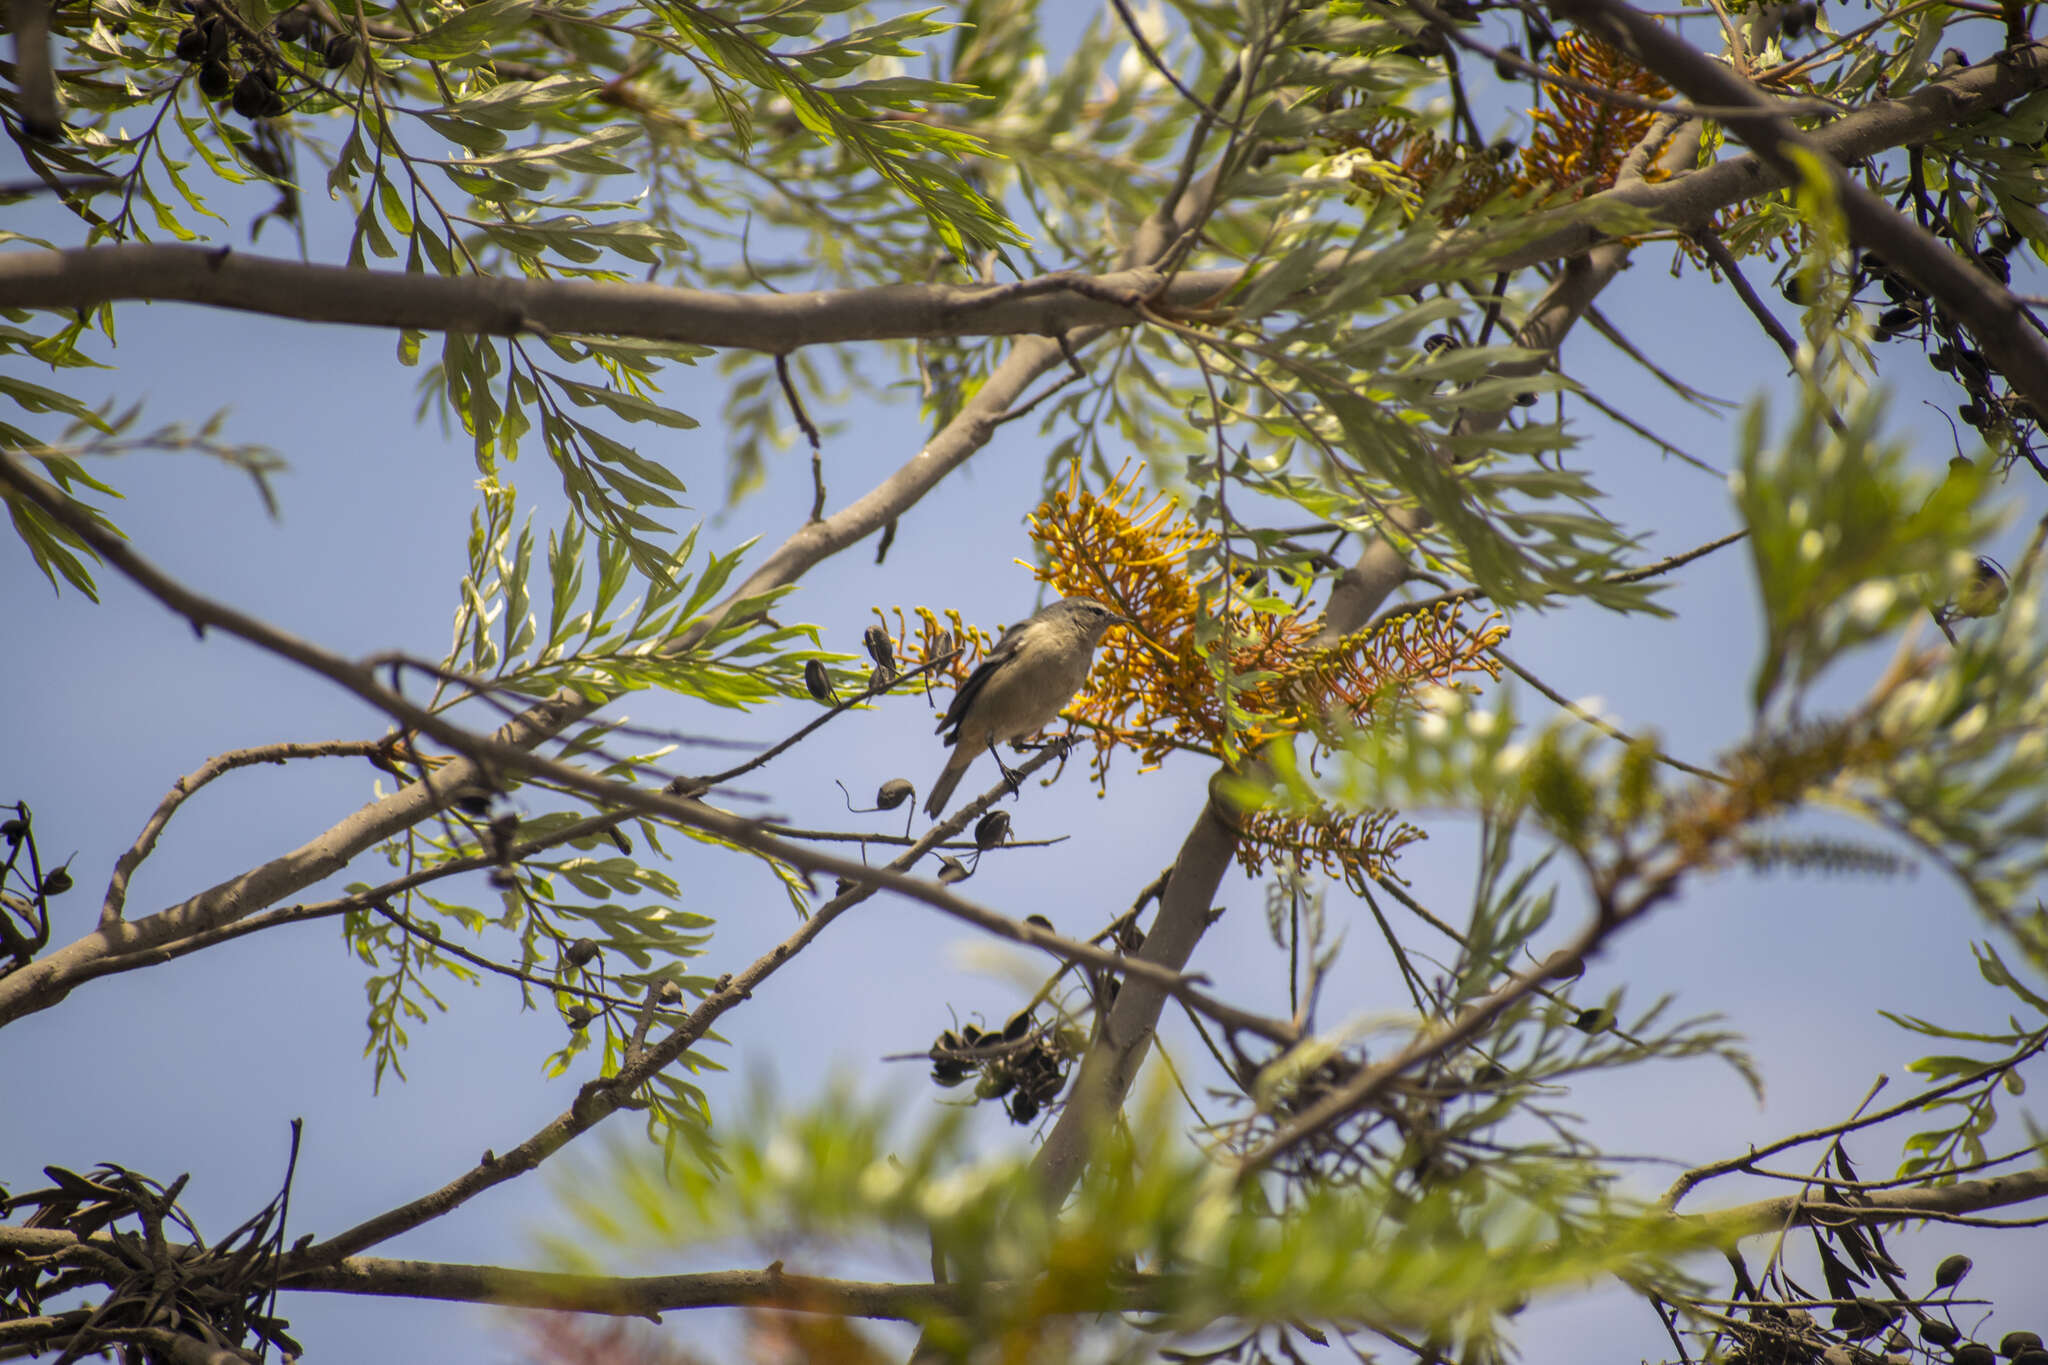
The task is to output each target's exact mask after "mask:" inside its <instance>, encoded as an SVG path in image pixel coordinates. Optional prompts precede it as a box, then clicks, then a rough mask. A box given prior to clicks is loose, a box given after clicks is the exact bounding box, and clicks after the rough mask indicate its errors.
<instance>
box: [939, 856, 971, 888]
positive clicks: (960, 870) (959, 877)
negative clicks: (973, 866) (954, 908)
mask: <svg viewBox="0 0 2048 1365" xmlns="http://www.w3.org/2000/svg"><path fill="white" fill-rule="evenodd" d="M968 876H969V873H968V871H967V865H966V864H965V863H963V862H961V861H960V860H959V859H958V858H941V859H939V881H940V882H942V883H944V884H945V885H947V886H951V885H952V884H953V883H954V882H964V881H966V880H967V878H968Z"/></svg>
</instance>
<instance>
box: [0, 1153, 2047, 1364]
mask: <svg viewBox="0 0 2048 1365" xmlns="http://www.w3.org/2000/svg"><path fill="white" fill-rule="evenodd" d="M2043 1197H2048V1167H2037V1168H2035V1169H2033V1170H2028V1171H2020V1172H2016V1173H2014V1174H2012V1175H2004V1176H1993V1177H1988V1178H1986V1179H1982V1180H1965V1181H1958V1182H1956V1183H1954V1184H1949V1185H1921V1186H1915V1187H1912V1188H1907V1189H1896V1190H1879V1191H1875V1192H1873V1193H1871V1194H1869V1195H1868V1196H1866V1197H1860V1198H1859V1199H1858V1200H1857V1201H1856V1202H1855V1203H1849V1204H1845V1203H1839V1202H1834V1201H1828V1200H1820V1199H1813V1198H1808V1197H1803V1196H1800V1195H1787V1196H1784V1197H1783V1198H1776V1199H1764V1200H1758V1201H1756V1202H1753V1203H1748V1204H1741V1205H1738V1206H1736V1207H1734V1208H1728V1209H1721V1210H1717V1211H1715V1212H1713V1213H1704V1214H1669V1215H1667V1216H1668V1217H1669V1218H1670V1219H1671V1221H1672V1222H1673V1223H1674V1224H1676V1225H1679V1226H1684V1227H1688V1228H1691V1229H1696V1230H1701V1231H1704V1232H1706V1233H1707V1234H1708V1235H1710V1236H1714V1237H1716V1238H1717V1239H1718V1240H1722V1241H1725V1242H1727V1243H1731V1244H1732V1243H1733V1242H1734V1241H1735V1240H1736V1239H1738V1238H1741V1237H1747V1236H1753V1235H1759V1234H1764V1233H1775V1232H1776V1231H1778V1230H1779V1229H1780V1228H1782V1227H1784V1226H1786V1225H1787V1223H1788V1222H1789V1223H1791V1224H1792V1225H1795V1226H1797V1225H1808V1224H1810V1225H1814V1226H1821V1227H1840V1226H1843V1225H1845V1224H1851V1223H1853V1224H1855V1225H1857V1226H1861V1227H1886V1226H1891V1225H1894V1224H1898V1223H1907V1222H1914V1221H1918V1220H1920V1219H1923V1218H1926V1217H1929V1216H1933V1217H1950V1218H1953V1217H1966V1216H1968V1215H1971V1214H1977V1213H1983V1212H1986V1211H1988V1210H1992V1209H1999V1208H2008V1207H2011V1206H2012V1205H2015V1204H2022V1203H2027V1202H2030V1201H2032V1200H2035V1199H2040V1198H2043ZM111 1245H112V1239H111V1238H110V1237H109V1236H108V1235H107V1234H105V1233H98V1234H95V1235H94V1236H92V1237H89V1238H83V1239H82V1238H79V1237H78V1236H76V1235H75V1234H73V1233H71V1232H67V1231H65V1230H63V1229H60V1228H18V1227H0V1252H8V1253H13V1254H17V1255H30V1256H40V1257H48V1256H55V1255H59V1254H61V1253H64V1252H66V1251H68V1250H70V1249H71V1248H74V1247H80V1246H88V1247H99V1246H108V1247H111ZM177 1254H179V1255H193V1254H196V1252H195V1250H194V1249H192V1248H178V1249H177ZM279 1287H280V1288H281V1289H284V1290H288V1291H299V1292H314V1293H333V1294H362V1295H375V1296H379V1297H385V1298H406V1299H435V1300H440V1301H443V1302H453V1303H487V1304H496V1305H499V1306H502V1307H508V1308H534V1309H555V1310H561V1311H566V1312H579V1313H604V1314H610V1315H613V1316H620V1317H653V1316H655V1315H657V1314H660V1313H665V1312H673V1311H678V1310H683V1309H693V1308H744V1307H765V1308H781V1309H787V1310H790V1311H793V1312H805V1313H828V1314H834V1315H838V1316H843V1317H863V1318H882V1319H897V1320H902V1321H920V1320H923V1319H925V1318H929V1317H931V1316H933V1315H935V1314H941V1313H947V1312H956V1311H958V1310H959V1309H960V1308H961V1307H962V1306H963V1301H964V1300H966V1299H968V1298H971V1297H979V1298H989V1297H998V1296H1000V1297H1005V1298H1008V1297H1011V1296H1013V1295H1015V1296H1028V1295H1029V1294H1030V1293H1031V1290H1032V1286H1031V1285H1030V1284H1028V1283H1018V1284H1014V1285H1012V1284H1004V1283H995V1284H979V1285H965V1284H925V1283H914V1284H890V1283H876V1282H868V1281H859V1280H839V1279H829V1278H825V1277H821V1276H815V1275H801V1274H795V1273H792V1272H790V1271H787V1270H784V1269H783V1268H782V1267H781V1265H780V1263H777V1264H776V1265H771V1266H769V1267H767V1268H765V1269H762V1270H719V1271H706V1272H699V1273H692V1274H681V1275H642V1276H628V1275H616V1276H615V1275H572V1274H561V1273H554V1272H548V1271H538V1270H517V1269H510V1268H507V1267H503V1266H489V1265H463V1264H451V1263H448V1262H441V1261H409V1260H393V1259H389V1258H386V1257H381V1256H351V1257H349V1258H347V1259H346V1260H342V1261H339V1262H336V1263H334V1264H332V1265H321V1266H302V1267H299V1268H295V1269H286V1270H285V1271H284V1273H283V1276H282V1278H281V1281H280V1284H279ZM970 1291H971V1293H970ZM1104 1292H1105V1294H1107V1295H1109V1296H1111V1301H1112V1302H1113V1303H1114V1306H1115V1307H1116V1308H1117V1309H1118V1310H1119V1311H1123V1312H1144V1311H1147V1310H1156V1309H1159V1308H1162V1307H1165V1306H1167V1305H1168V1304H1170V1303H1171V1302H1172V1301H1173V1299H1174V1297H1175V1296H1176V1295H1177V1294H1178V1293H1180V1292H1181V1286H1179V1285H1177V1284H1175V1283H1173V1282H1172V1281H1169V1280H1164V1279H1161V1278H1159V1277H1155V1276H1148V1275H1143V1274H1136V1275H1132V1276H1130V1277H1128V1278H1127V1279H1126V1280H1125V1282H1124V1283H1122V1284H1120V1285H1117V1286H1105V1287H1104ZM1074 1311H1087V1312H1095V1311H1099V1306H1098V1305H1092V1304H1091V1305H1089V1306H1088V1307H1087V1308H1086V1309H1076V1310H1074ZM57 1322H58V1320H57V1319H49V1320H45V1321H42V1322H35V1323H16V1324H11V1326H12V1327H13V1328H15V1329H22V1328H27V1329H28V1330H29V1331H30V1332H37V1333H40V1332H41V1331H42V1329H43V1328H45V1327H49V1326H55V1325H56V1324H57Z"/></svg>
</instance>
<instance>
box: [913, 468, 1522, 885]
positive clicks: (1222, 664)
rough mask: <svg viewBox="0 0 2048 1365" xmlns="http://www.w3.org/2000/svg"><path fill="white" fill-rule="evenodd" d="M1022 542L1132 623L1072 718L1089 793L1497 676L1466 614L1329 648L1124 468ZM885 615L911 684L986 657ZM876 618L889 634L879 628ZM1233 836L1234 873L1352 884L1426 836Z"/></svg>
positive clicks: (1343, 728) (956, 639)
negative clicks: (1177, 759) (1423, 691)
mask: <svg viewBox="0 0 2048 1365" xmlns="http://www.w3.org/2000/svg"><path fill="white" fill-rule="evenodd" d="M1030 526H1031V534H1032V538H1033V539H1034V540H1036V541H1037V542H1038V546H1039V549H1040V551H1041V555H1042V560H1043V562H1042V564H1041V565H1040V567H1039V568H1038V569H1037V573H1038V575H1039V577H1040V578H1041V579H1042V580H1043V581H1044V582H1045V583H1046V584H1048V585H1049V586H1050V587H1051V588H1052V589H1053V590H1054V591H1055V592H1056V593H1058V594H1059V595H1061V596H1085V597H1093V598H1095V599H1097V600H1098V601H1101V602H1104V603H1106V604H1108V605H1109V606H1111V607H1113V608H1115V609H1116V610H1117V611H1118V612H1120V613H1122V614H1123V615H1124V616H1126V617H1128V618H1129V619H1130V622H1131V624H1130V625H1129V626H1127V627H1120V628H1117V629H1113V630H1112V631H1111V632H1110V634H1109V636H1108V638H1107V639H1106V640H1105V641H1104V644H1103V650H1102V655H1101V657H1100V658H1099V659H1098V661H1097V663H1096V667H1095V672H1094V674H1093V676H1092V678H1091V683H1090V686H1089V688H1088V689H1087V690H1085V691H1084V692H1083V693H1082V694H1081V695H1080V696H1078V697H1076V698H1075V699H1074V703H1073V705H1072V706H1071V707H1070V708H1069V710H1068V714H1069V716H1071V717H1072V718H1073V720H1074V721H1075V723H1076V724H1077V725H1078V726H1079V727H1080V728H1081V729H1082V730H1083V731H1084V732H1085V733H1086V734H1087V736H1088V737H1089V739H1091V740H1092V741H1093V748H1094V751H1093V754H1092V755H1091V758H1090V769H1091V773H1092V775H1093V777H1094V779H1095V780H1096V782H1097V783H1098V784H1101V785H1106V781H1107V777H1108V772H1109V766H1110V762H1111V758H1112V756H1113V755H1114V754H1115V753H1117V752H1118V751H1119V750H1123V751H1128V752H1130V753H1132V754H1134V755H1136V757H1137V759H1138V761H1139V764H1140V766H1141V768H1150V767H1155V766H1157V765H1158V764H1159V763H1160V762H1162V761H1163V760H1164V759H1165V758H1166V756H1167V755H1168V754H1171V753H1174V752H1176V751H1186V752H1192V753H1198V754H1203V755H1207V756H1209V757H1212V758H1216V759H1220V760H1222V761H1223V762H1225V763H1227V764H1230V765H1233V766H1235V765H1236V764H1237V763H1238V762H1239V761H1240V760H1241V759H1242V758H1243V757H1244V756H1245V755H1247V754H1251V753H1255V752H1256V751H1257V750H1259V749H1260V748H1261V747H1263V746H1264V745H1265V744H1266V743H1268V742H1269V741H1271V740H1274V739H1279V738H1283V737H1287V736H1293V735H1308V736H1312V737H1314V738H1315V739H1316V740H1317V741H1318V742H1319V744H1320V745H1328V744H1335V743H1339V742H1341V740H1342V737H1343V736H1344V735H1345V734H1346V733H1348V732H1349V731H1351V730H1353V729H1356V728H1358V727H1361V726H1365V725H1369V724H1371V723H1373V721H1374V720H1375V719H1376V718H1380V717H1383V716H1384V715H1386V714H1387V713H1388V712H1389V711H1391V710H1392V709H1393V708H1396V707H1398V706H1400V705H1401V704H1402V703H1403V701H1404V699H1405V698H1407V697H1408V696H1410V695H1411V694H1412V693H1413V692H1414V691H1415V690H1416V689H1418V688H1420V687H1422V686H1424V685H1426V684H1445V683H1449V682H1450V681H1451V680H1453V679H1454V678H1456V677H1457V676H1459V675H1461V674H1468V673H1475V672H1476V673H1483V674H1485V675H1486V676H1487V678H1488V679H1492V678H1493V677H1495V676H1497V673H1498V667H1499V666H1498V664H1497V663H1495V661H1494V660H1493V659H1492V657H1491V656H1490V654H1489V653H1488V651H1489V650H1490V649H1491V648H1492V646H1494V645H1495V644H1497V643H1499V642H1500V640H1501V639H1502V638H1503V637H1504V636H1505V635H1506V633H1507V631H1506V627H1505V626H1504V625H1503V624H1502V623H1501V622H1500V620H1499V618H1498V617H1497V616H1492V615H1488V616H1486V617H1484V618H1482V619H1480V620H1479V621H1478V622H1477V623H1476V624H1470V623H1467V621H1466V620H1465V619H1464V614H1463V606H1462V604H1455V603H1453V604H1445V605H1442V606H1438V607H1436V608H1434V609H1427V610H1418V611H1409V612H1402V613H1390V614H1389V615H1388V616H1387V617H1386V618H1385V619H1384V620H1382V621H1380V622H1376V623H1374V624H1372V625H1369V626H1367V627H1366V628H1365V629H1363V630H1361V631H1358V632H1357V633H1355V634H1353V635H1349V636H1346V637H1344V638H1342V639H1340V640H1337V641H1334V642H1331V641H1326V640H1324V639H1323V638H1322V636H1321V631H1322V626H1321V622H1320V619H1319V617H1318V615H1317V614H1315V613H1312V612H1308V611H1303V610H1301V609H1290V608H1289V607H1288V606H1287V604H1285V603H1281V602H1278V601H1276V600H1275V599H1273V598H1270V597H1266V596H1264V595H1263V589H1262V588H1259V587H1258V586H1257V585H1255V584H1252V583H1250V582H1244V581H1239V580H1238V579H1237V578H1234V577H1232V576H1230V575H1229V574H1228V573H1226V571H1225V567H1224V561H1223V559H1222V557H1221V556H1220V555H1218V554H1217V540H1216V536H1215V535H1214V533H1212V532H1210V531H1208V530H1206V529H1204V528H1202V527H1201V526H1198V525H1197V524H1196V523H1195V522H1194V521H1193V519H1192V518H1190V517H1189V516H1187V515H1186V514H1185V513H1183V512H1182V511H1181V510H1180V507H1179V504H1178V503H1177V502H1176V501H1175V500H1174V499H1172V498H1171V497H1169V496H1167V495H1164V494H1156V495H1149V496H1148V495H1147V494H1146V493H1145V492H1144V491H1143V489H1142V487H1141V485H1140V483H1139V479H1138V476H1137V472H1136V471H1133V470H1131V469H1129V468H1128V467H1127V468H1126V469H1125V470H1123V471H1122V472H1120V473H1119V474H1118V475H1117V477H1116V478H1115V479H1114V480H1112V481H1111V483H1110V486H1109V487H1108V488H1107V489H1106V490H1105V491H1104V492H1102V493H1100V494H1097V493H1095V492H1093V491H1091V490H1089V489H1086V488H1083V487H1082V486H1081V483H1080V477H1079V473H1078V470H1077V471H1076V473H1075V475H1074V477H1073V478H1072V479H1070V480H1069V482H1068V485H1067V487H1066V488H1065V489H1063V490H1061V491H1060V492H1059V493H1057V494H1056V495H1054V496H1053V497H1052V498H1050V499H1048V500H1047V501H1046V502H1044V503H1043V504H1041V505H1040V506H1039V508H1038V510H1037V511H1036V512H1034V513H1033V514H1032V516H1031V519H1030ZM893 614H894V620H895V624H896V629H895V631H894V632H893V636H894V639H895V641H896V647H897V651H898V657H899V661H900V665H901V666H903V667H906V668H907V667H912V666H915V665H916V664H918V663H921V662H923V661H925V660H926V659H930V658H934V657H937V656H938V655H939V654H941V653H944V652H945V651H946V650H948V649H952V648H954V647H956V646H958V647H959V648H960V654H959V656H958V657H957V658H956V659H955V660H954V662H953V665H952V669H953V673H954V676H955V677H964V676H965V674H966V672H967V670H968V669H969V668H970V667H971V666H972V664H973V662H974V660H976V659H978V658H979V657H980V656H981V654H982V653H983V652H984V650H985V648H986V646H987V644H988V641H989V637H988V636H987V635H985V634H983V633H982V632H980V631H977V630H975V629H974V628H972V627H970V626H967V625H966V624H965V623H964V622H963V621H962V620H961V618H960V616H959V615H958V613H956V612H949V613H947V614H946V617H945V619H944V621H943V622H942V621H941V618H940V617H939V616H938V615H937V614H936V613H933V612H932V611H930V610H928V609H925V608H918V609H917V610H916V611H915V612H914V613H912V614H911V615H909V616H906V615H905V614H904V613H903V612H902V611H901V609H897V610H896V611H895V612H894V613H893ZM882 619H883V622H884V628H885V629H886V628H887V627H888V623H889V616H888V615H887V614H883V615H882ZM913 620H914V622H915V624H914V625H913ZM1244 835H1245V838H1244V841H1243V846H1242V849H1241V852H1240V859H1241V860H1242V861H1243V862H1244V864H1245V866H1246V867H1247V869H1248V870H1250V871H1253V872H1254V873H1256V872H1257V871H1259V870H1260V869H1261V868H1263V867H1264V866H1265V865H1266V864H1267V863H1269V862H1271V861H1273V860H1275V859H1278V858H1283V857H1284V858H1288V859H1290V860H1292V859H1297V858H1298V859H1300V860H1303V861H1306V862H1313V863H1316V864H1319V865H1321V866H1322V867H1323V868H1324V870H1325V871H1327V872H1329V873H1330V874H1331V875H1333V876H1336V877H1339V878H1342V879H1343V880H1345V881H1346V882H1347V883H1353V884H1355V883H1356V881H1357V879H1358V878H1360V877H1361V876H1363V875H1365V873H1366V871H1367V870H1368V869H1370V870H1372V871H1379V870H1382V869H1383V868H1384V860H1385V859H1386V858H1387V857H1388V856H1390V855H1391V854H1392V853H1393V852H1394V851H1395V850H1397V849H1398V848H1400V847H1401V846H1402V845H1403V844H1406V843H1408V842H1411V841H1412V840H1414V839H1417V838H1420V837H1421V834H1420V832H1419V831H1416V830H1414V829H1413V828H1411V827H1409V826H1406V825H1396V824H1394V823H1393V821H1392V819H1391V816H1390V815H1388V814H1387V813H1385V812H1367V813H1365V814H1363V815H1359V816H1351V817H1345V816H1335V817H1332V816H1329V815H1327V814H1324V815H1321V816H1316V817H1304V816H1301V815H1297V814H1285V813H1279V812H1262V813H1260V814H1258V815H1256V816H1254V817H1252V818H1250V819H1249V820H1248V821H1247V823H1246V825H1245V827H1244Z"/></svg>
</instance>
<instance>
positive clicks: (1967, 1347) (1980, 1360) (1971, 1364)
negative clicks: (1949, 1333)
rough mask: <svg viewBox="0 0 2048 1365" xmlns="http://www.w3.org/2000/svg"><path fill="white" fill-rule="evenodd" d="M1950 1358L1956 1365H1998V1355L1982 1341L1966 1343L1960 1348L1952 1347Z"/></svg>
mask: <svg viewBox="0 0 2048 1365" xmlns="http://www.w3.org/2000/svg"><path fill="white" fill-rule="evenodd" d="M1948 1358H1949V1359H1950V1360H1951V1361H1953V1362H1955V1365H1998V1353H1997V1352H1996V1351H1994V1350H1992V1349H1991V1348H1990V1347H1989V1346H1986V1345H1985V1344H1984V1343H1983V1342H1981V1341H1966V1342H1964V1343H1963V1344H1962V1345H1960V1346H1952V1347H1950V1348H1949V1353H1948Z"/></svg>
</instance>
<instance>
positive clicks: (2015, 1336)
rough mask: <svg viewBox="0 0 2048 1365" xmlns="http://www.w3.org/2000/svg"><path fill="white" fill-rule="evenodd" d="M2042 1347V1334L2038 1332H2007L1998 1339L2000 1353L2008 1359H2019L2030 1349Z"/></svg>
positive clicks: (2036, 1349)
mask: <svg viewBox="0 0 2048 1365" xmlns="http://www.w3.org/2000/svg"><path fill="white" fill-rule="evenodd" d="M2040 1349H2041V1334H2040V1333H2038V1332H2007V1333H2006V1334H2005V1335H2004V1336H2002V1337H2000V1338H1999V1339H1998V1353H1999V1354H2000V1355H2002V1356H2004V1357H2005V1358H2006V1359H2008V1360H2017V1359H2018V1358H2019V1357H2020V1356H2021V1355H2023V1354H2025V1353H2026V1352H2028V1351H2038V1350H2040Z"/></svg>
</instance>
